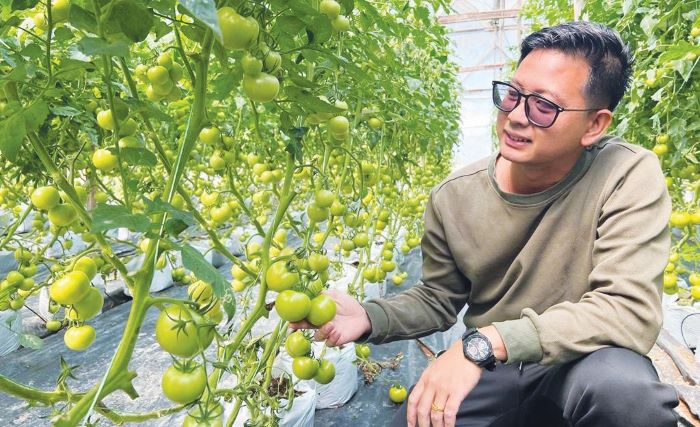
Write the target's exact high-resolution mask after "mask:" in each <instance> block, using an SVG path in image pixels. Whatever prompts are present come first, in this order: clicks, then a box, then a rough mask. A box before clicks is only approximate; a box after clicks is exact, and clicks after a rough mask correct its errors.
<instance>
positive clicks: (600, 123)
mask: <svg viewBox="0 0 700 427" xmlns="http://www.w3.org/2000/svg"><path fill="white" fill-rule="evenodd" d="M610 123H612V111H610V110H607V109H606V110H598V111H596V112H595V116H594V117H593V119H592V120H591V121H590V123H589V124H588V129H587V130H586V133H584V134H583V136H582V137H581V145H582V146H584V147H588V146H589V145H592V144H595V142H596V141H598V140H599V139H600V138H601V137H602V136H603V135H604V134H605V131H606V130H608V127H610Z"/></svg>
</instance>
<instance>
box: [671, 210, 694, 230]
mask: <svg viewBox="0 0 700 427" xmlns="http://www.w3.org/2000/svg"><path fill="white" fill-rule="evenodd" d="M688 224H690V214H689V213H688V212H673V213H671V225H672V226H674V227H677V228H683V227H685V226H687V225H688Z"/></svg>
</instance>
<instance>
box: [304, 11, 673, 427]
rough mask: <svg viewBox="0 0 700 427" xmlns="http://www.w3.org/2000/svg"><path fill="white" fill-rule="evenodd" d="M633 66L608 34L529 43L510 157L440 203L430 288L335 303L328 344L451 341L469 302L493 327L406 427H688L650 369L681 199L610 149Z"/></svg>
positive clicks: (507, 146) (435, 206)
mask: <svg viewBox="0 0 700 427" xmlns="http://www.w3.org/2000/svg"><path fill="white" fill-rule="evenodd" d="M630 68H631V58H630V54H629V51H628V48H627V47H626V46H625V45H624V43H623V42H622V40H621V39H620V37H619V35H618V34H617V33H616V32H614V31H613V30H611V29H609V28H607V27H604V26H602V25H598V24H593V23H586V22H575V23H569V24H564V25H559V26H555V27H551V28H545V29H543V30H541V31H538V32H536V33H534V34H532V35H530V36H529V37H527V38H526V39H525V40H524V41H523V43H522V46H521V57H520V61H519V64H518V68H517V70H516V72H515V74H514V76H513V78H512V79H511V80H510V82H494V83H493V99H494V103H495V105H496V107H497V108H498V109H499V113H498V118H497V124H496V128H497V133H498V138H499V142H500V150H499V153H496V154H494V155H492V156H490V157H489V158H487V159H483V160H481V161H478V162H476V163H474V164H472V165H469V166H466V167H464V168H462V169H460V170H458V171H456V172H454V173H453V174H452V175H450V176H449V177H448V178H447V179H446V180H444V181H443V182H442V183H441V184H439V185H438V186H437V187H436V188H435V189H433V191H432V192H431V197H430V200H429V202H428V204H427V208H426V213H425V233H424V236H423V240H422V250H423V277H422V281H423V283H422V284H421V285H420V286H416V287H414V288H412V289H409V290H407V291H405V292H403V293H401V294H399V295H397V296H395V297H393V298H390V299H386V300H371V301H369V302H367V303H365V304H362V305H360V304H359V303H357V302H356V301H355V300H353V299H352V298H350V297H349V296H347V295H343V294H339V293H333V294H332V295H333V297H334V298H335V299H336V301H337V303H338V314H337V316H336V318H335V319H334V320H333V321H332V322H330V323H329V324H327V325H324V327H322V328H321V329H320V330H319V331H317V333H316V338H317V339H325V340H326V341H327V342H328V343H329V344H330V345H339V344H343V343H346V342H349V341H353V340H357V341H369V342H372V343H377V344H379V343H385V342H389V341H393V340H398V339H409V338H415V337H420V336H424V335H428V334H431V333H433V332H435V331H438V330H446V329H447V328H449V327H450V326H451V325H452V324H453V323H454V322H455V321H456V316H457V314H458V313H459V311H460V309H461V308H462V307H463V306H464V305H465V303H466V304H468V309H467V312H466V316H465V318H464V322H465V324H466V325H467V326H468V328H469V327H473V328H478V329H471V328H470V329H468V330H467V333H465V336H463V338H462V340H459V341H457V342H455V343H454V345H452V346H451V347H450V348H449V349H447V350H446V352H444V354H442V355H440V357H438V358H437V359H436V360H435V361H434V362H432V363H431V364H430V365H429V366H428V367H427V368H426V370H425V371H424V372H423V374H422V376H421V378H420V380H419V381H418V383H417V384H416V385H415V387H414V388H413V390H412V392H411V394H410V396H409V399H408V401H407V404H406V407H405V408H402V409H401V410H400V411H399V412H398V413H397V417H396V418H395V420H394V422H393V425H396V426H399V425H401V426H403V425H406V424H408V425H410V426H415V425H418V426H428V425H433V426H453V425H455V424H456V425H465V426H496V425H503V426H509V425H521V423H524V422H529V423H530V425H542V426H548V425H552V424H551V423H553V421H552V418H551V417H550V418H543V417H545V413H546V414H554V416H555V417H554V418H555V419H558V420H560V421H561V423H562V424H563V425H573V426H577V427H579V426H595V427H600V426H650V427H651V426H654V427H656V426H675V425H676V416H675V413H674V411H673V408H674V407H675V406H676V405H677V403H678V401H677V396H676V393H675V391H674V390H673V388H672V387H670V386H668V385H665V384H663V383H661V382H660V381H659V379H658V376H657V375H656V372H655V370H654V368H653V366H652V364H651V362H650V360H649V359H648V358H647V357H646V356H644V355H645V354H646V353H647V352H648V351H649V350H650V349H651V347H652V345H653V344H654V342H655V340H656V337H657V335H658V333H659V330H660V327H661V320H662V313H661V278H662V274H663V270H664V267H665V265H666V263H667V258H668V253H669V247H670V236H669V233H668V228H667V224H668V219H669V215H670V211H671V204H670V199H669V196H668V193H667V190H666V186H665V183H664V178H663V175H662V173H661V170H660V167H659V162H658V159H657V158H656V157H655V156H654V155H653V154H652V153H651V152H649V151H648V150H646V149H644V148H642V147H639V146H635V145H630V144H627V143H625V142H624V141H622V140H620V139H619V138H611V137H608V136H605V135H604V134H605V131H606V130H607V128H608V126H609V125H610V123H611V121H612V111H613V110H614V108H615V107H616V106H617V104H618V102H619V101H620V99H621V98H622V95H623V93H624V91H625V89H626V86H627V82H628V79H629V75H630ZM294 326H295V327H300V326H308V325H305V324H304V325H302V324H296V325H294ZM494 360H497V361H498V363H494ZM546 416H549V415H546Z"/></svg>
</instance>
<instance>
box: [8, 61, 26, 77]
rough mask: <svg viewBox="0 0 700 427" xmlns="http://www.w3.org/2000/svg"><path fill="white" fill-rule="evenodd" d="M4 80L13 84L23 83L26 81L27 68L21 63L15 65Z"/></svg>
mask: <svg viewBox="0 0 700 427" xmlns="http://www.w3.org/2000/svg"><path fill="white" fill-rule="evenodd" d="M5 79H6V80H9V81H13V82H23V81H25V80H27V67H26V66H25V65H24V64H23V63H19V64H17V66H16V67H15V68H13V69H12V71H11V72H10V73H9V74H8V75H7V76H5Z"/></svg>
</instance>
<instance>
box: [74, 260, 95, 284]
mask: <svg viewBox="0 0 700 427" xmlns="http://www.w3.org/2000/svg"><path fill="white" fill-rule="evenodd" d="M73 271H82V272H83V273H85V275H86V276H87V277H88V279H90V280H92V279H93V278H95V276H96V275H97V264H96V263H95V261H94V260H93V259H92V258H90V257H89V256H82V257H80V259H78V260H77V261H76V262H75V264H73Z"/></svg>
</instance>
